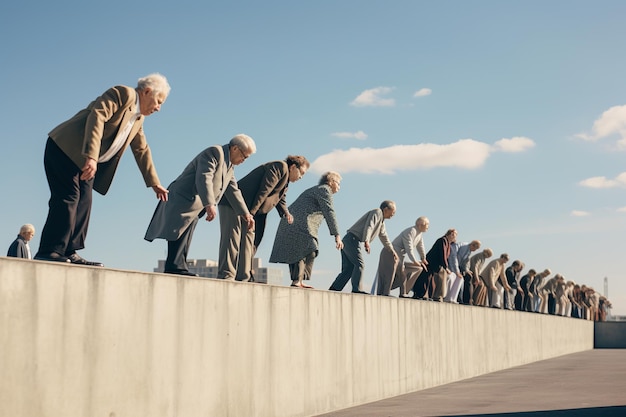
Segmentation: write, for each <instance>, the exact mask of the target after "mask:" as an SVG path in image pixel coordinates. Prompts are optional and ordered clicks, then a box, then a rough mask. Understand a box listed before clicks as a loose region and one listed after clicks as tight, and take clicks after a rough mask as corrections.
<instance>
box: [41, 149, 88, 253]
mask: <svg viewBox="0 0 626 417" xmlns="http://www.w3.org/2000/svg"><path fill="white" fill-rule="evenodd" d="M44 168H45V172H46V179H47V180H48V185H49V187H50V200H49V202H48V207H49V210H48V217H47V219H46V222H45V224H44V226H43V228H42V230H41V238H40V241H39V250H38V252H37V254H36V255H35V259H37V258H38V257H43V258H48V257H50V255H52V254H54V255H55V256H56V257H59V258H62V259H63V260H67V259H66V258H65V253H66V252H67V248H68V245H69V242H70V236H71V234H72V231H73V230H74V226H75V221H76V210H77V206H78V202H79V199H80V187H79V182H80V174H81V171H80V168H79V167H77V166H76V164H74V162H72V160H71V159H70V158H69V157H68V156H67V155H65V153H64V152H63V151H62V150H61V149H60V148H59V147H58V146H57V144H56V143H54V141H53V140H52V139H50V138H48V141H47V142H46V150H45V153H44ZM92 183H93V181H92Z"/></svg>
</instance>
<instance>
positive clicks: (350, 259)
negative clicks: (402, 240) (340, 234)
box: [329, 200, 398, 294]
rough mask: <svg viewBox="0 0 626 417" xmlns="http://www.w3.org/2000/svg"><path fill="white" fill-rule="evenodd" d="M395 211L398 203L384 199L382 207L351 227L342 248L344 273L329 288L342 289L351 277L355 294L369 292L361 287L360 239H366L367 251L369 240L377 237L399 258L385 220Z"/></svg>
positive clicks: (361, 260)
mask: <svg viewBox="0 0 626 417" xmlns="http://www.w3.org/2000/svg"><path fill="white" fill-rule="evenodd" d="M394 214H396V203H394V202H393V201H391V200H385V201H383V202H382V203H381V204H380V208H377V209H373V210H370V211H368V212H367V213H365V214H364V215H363V216H361V218H360V219H359V220H357V222H356V223H355V224H354V225H352V227H351V228H349V229H348V233H346V235H345V236H344V238H343V248H342V249H341V272H340V273H339V275H337V278H335V281H333V283H332V284H331V286H330V288H329V289H330V290H331V291H341V290H343V288H344V287H345V286H346V284H347V283H348V281H349V280H351V281H352V292H353V293H355V294H368V292H367V291H363V289H362V288H361V278H362V276H363V269H364V266H365V263H364V262H363V256H362V255H361V242H363V246H364V247H365V252H367V253H370V243H371V242H372V240H374V238H375V237H376V236H378V238H379V239H380V241H381V242H382V243H383V245H385V248H387V250H389V251H391V252H392V254H393V255H392V256H393V261H394V262H396V261H397V259H398V255H397V254H396V252H395V250H394V249H393V246H392V244H391V241H390V240H389V237H388V236H387V231H386V230H385V220H387V219H390V218H392V217H393V215H394Z"/></svg>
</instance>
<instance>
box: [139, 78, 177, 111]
mask: <svg viewBox="0 0 626 417" xmlns="http://www.w3.org/2000/svg"><path fill="white" fill-rule="evenodd" d="M136 90H137V94H138V95H139V111H140V112H141V114H143V115H144V116H150V115H151V114H152V113H154V112H157V111H159V110H161V105H163V103H165V100H166V99H167V96H168V95H169V94H170V90H171V88H170V85H169V84H168V82H167V78H165V77H164V76H163V75H161V74H158V73H154V74H150V75H146V76H145V77H142V78H140V79H139V80H138V81H137V88H136Z"/></svg>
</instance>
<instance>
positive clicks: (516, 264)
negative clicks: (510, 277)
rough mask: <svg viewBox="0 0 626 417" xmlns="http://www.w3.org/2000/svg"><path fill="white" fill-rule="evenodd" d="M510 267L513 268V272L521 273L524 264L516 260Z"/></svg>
mask: <svg viewBox="0 0 626 417" xmlns="http://www.w3.org/2000/svg"><path fill="white" fill-rule="evenodd" d="M511 266H512V267H513V270H514V271H515V272H519V271H521V270H522V269H524V264H523V263H522V261H520V260H517V259H516V260H514V261H513V263H512V264H511Z"/></svg>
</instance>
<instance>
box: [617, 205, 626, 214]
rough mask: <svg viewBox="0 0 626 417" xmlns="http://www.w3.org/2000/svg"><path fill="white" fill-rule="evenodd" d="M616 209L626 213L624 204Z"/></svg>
mask: <svg viewBox="0 0 626 417" xmlns="http://www.w3.org/2000/svg"><path fill="white" fill-rule="evenodd" d="M617 211H618V212H620V213H626V206H624V207H620V208H618V209H617Z"/></svg>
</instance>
